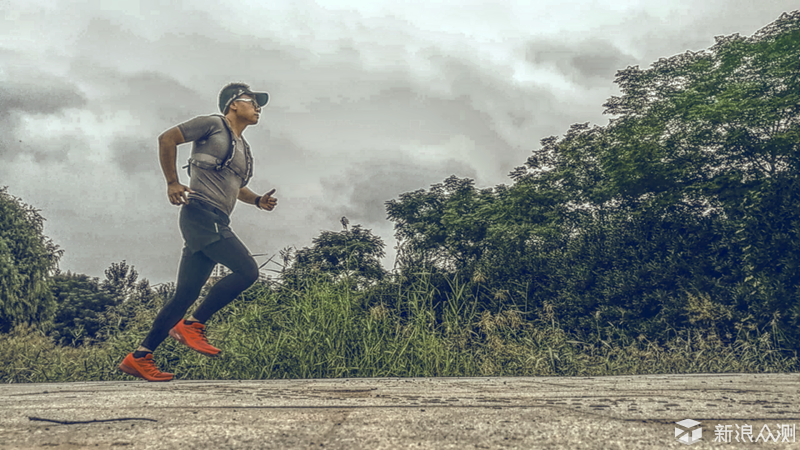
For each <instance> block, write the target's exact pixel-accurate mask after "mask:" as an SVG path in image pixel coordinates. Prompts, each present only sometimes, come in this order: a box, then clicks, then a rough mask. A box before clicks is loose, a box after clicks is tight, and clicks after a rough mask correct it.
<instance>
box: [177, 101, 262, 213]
mask: <svg viewBox="0 0 800 450" xmlns="http://www.w3.org/2000/svg"><path fill="white" fill-rule="evenodd" d="M222 120H223V119H222V118H220V117H219V116H200V117H195V118H194V119H191V120H188V121H186V122H184V123H182V124H180V125H178V129H179V130H181V133H182V134H183V138H184V139H185V140H186V142H189V141H201V140H207V141H208V144H209V145H213V147H214V149H215V151H214V153H215V154H216V156H217V157H219V158H220V159H223V160H224V159H225V158H226V156H227V155H228V149H229V148H230V142H229V141H228V131H227V129H226V128H225V125H224V124H223V123H222ZM231 137H232V138H233V140H234V141H235V143H236V144H235V145H234V148H235V153H234V156H233V160H231V163H230V165H231V166H232V167H233V168H234V169H235V170H236V171H238V172H239V173H243V174H246V173H248V169H249V168H248V167H247V157H246V156H245V148H244V141H243V139H242V138H241V137H236V135H233V133H231ZM191 174H192V176H191V180H190V181H189V188H190V189H191V190H193V191H195V192H196V193H195V194H189V199H192V198H197V199H199V200H201V201H204V202H206V203H209V204H211V205H212V206H214V207H216V208H219V209H221V210H222V211H224V212H225V213H226V214H228V215H229V216H230V214H231V213H232V212H233V208H234V206H236V199H237V197H238V196H239V189H241V188H242V183H243V182H244V180H243V179H242V177H240V176H239V175H237V174H236V172H234V170H231V169H230V168H224V169H222V170H214V169H202V168H200V167H197V166H192V167H191Z"/></svg>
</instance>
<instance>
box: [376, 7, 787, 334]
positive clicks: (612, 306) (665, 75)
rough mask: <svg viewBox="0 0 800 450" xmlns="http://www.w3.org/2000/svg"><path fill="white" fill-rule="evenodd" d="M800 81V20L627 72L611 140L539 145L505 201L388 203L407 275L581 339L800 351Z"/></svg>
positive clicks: (585, 130)
mask: <svg viewBox="0 0 800 450" xmlns="http://www.w3.org/2000/svg"><path fill="white" fill-rule="evenodd" d="M799 74H800V12H794V13H792V14H785V15H783V16H782V17H781V18H780V19H778V20H777V21H776V22H774V23H772V24H770V25H769V26H767V27H765V28H764V29H762V30H760V31H758V32H757V33H756V34H755V35H754V36H752V37H741V36H739V35H733V36H729V37H723V38H718V39H717V42H716V44H715V45H714V46H713V47H712V48H710V49H709V50H707V51H702V52H687V53H685V54H681V55H676V56H673V57H671V58H663V59H660V60H659V61H658V62H656V63H654V64H653V65H652V67H650V68H649V69H646V70H642V69H639V68H638V67H628V68H626V69H624V70H621V71H619V72H618V74H617V78H616V83H617V84H618V85H619V86H620V89H621V92H622V95H621V96H619V97H612V98H611V99H610V100H609V101H608V102H607V103H606V105H605V106H606V108H607V109H606V113H607V114H610V115H612V116H613V117H612V118H611V120H610V121H609V124H608V125H607V126H604V127H600V126H592V127H590V126H589V125H588V124H576V125H574V126H572V127H571V129H570V130H569V131H568V132H567V133H566V134H565V135H564V136H563V137H561V138H557V137H549V138H546V139H543V140H542V147H541V148H540V149H538V150H536V151H534V152H533V155H532V156H531V157H530V158H528V160H527V162H526V164H525V166H523V167H519V168H517V169H516V170H514V171H513V172H512V173H511V177H512V179H513V180H514V184H513V185H512V186H510V187H507V186H497V187H494V188H492V189H483V190H478V189H476V188H474V187H473V183H472V181H471V180H468V179H458V178H457V177H450V178H448V179H447V180H445V181H444V183H442V184H437V185H434V186H433V187H432V188H431V189H430V190H419V191H415V192H410V193H406V194H403V195H401V196H400V198H399V199H397V200H392V201H390V202H387V211H388V214H389V218H390V219H391V220H392V221H394V222H395V229H396V236H397V238H398V239H399V240H400V242H401V249H402V252H401V256H400V261H401V274H409V273H412V272H414V271H416V270H418V268H419V267H430V268H431V270H434V271H442V272H445V273H449V274H461V275H462V276H463V277H464V278H465V279H466V280H468V281H469V286H468V287H467V289H471V290H474V291H475V292H479V293H480V295H481V302H480V303H481V307H482V308H485V309H488V310H500V309H504V308H519V307H520V305H522V308H523V311H525V312H531V311H533V312H535V313H538V314H539V315H540V316H541V315H545V314H546V311H553V315H554V318H555V319H556V320H559V321H560V323H562V325H564V326H566V327H567V328H568V329H570V330H575V331H580V332H586V331H588V330H591V329H595V328H609V329H613V330H616V331H620V330H621V331H622V332H625V333H628V334H630V335H632V336H636V335H639V334H642V335H645V336H648V337H650V338H661V339H666V338H667V337H668V336H669V335H670V333H672V334H673V335H674V333H675V330H677V329H682V328H685V327H697V326H702V327H708V328H711V329H714V330H715V332H717V333H719V335H720V337H721V338H722V339H728V340H729V339H732V338H733V337H734V336H735V335H736V334H737V333H739V332H741V331H742V330H752V329H758V330H765V331H770V332H772V333H773V334H774V336H775V337H776V338H778V339H779V340H780V341H781V342H782V343H783V344H785V345H791V346H792V347H795V348H796V347H797V346H798V344H800V331H798V330H800V327H798V322H799V321H800V291H799V290H798V289H800V272H798V270H797V268H798V266H800V251H799V250H800V248H799V247H798V246H799V245H800V239H798V235H797V234H798V230H800V228H799V227H798V225H799V224H800V207H799V206H798V205H800V203H798V200H800V183H798V169H799V168H800V164H799V163H800V157H798V142H800V115H798V107H799V106H798V105H800V83H799V82H798V75H799ZM439 286H440V288H441V289H442V290H443V291H444V292H446V291H447V286H446V285H444V284H441V283H440V284H439ZM529 317H531V316H529Z"/></svg>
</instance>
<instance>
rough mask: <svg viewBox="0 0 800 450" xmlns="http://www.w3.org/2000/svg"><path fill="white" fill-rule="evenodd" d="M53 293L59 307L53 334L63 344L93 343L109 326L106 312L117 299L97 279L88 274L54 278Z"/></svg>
mask: <svg viewBox="0 0 800 450" xmlns="http://www.w3.org/2000/svg"><path fill="white" fill-rule="evenodd" d="M52 292H53V296H54V297H55V298H56V302H57V303H58V308H57V309H56V313H55V317H54V318H53V327H52V330H51V331H50V336H52V337H53V339H54V340H55V341H56V342H58V343H60V344H62V345H80V344H85V343H91V342H92V340H93V339H94V338H95V336H96V335H97V333H98V332H99V331H100V330H101V329H102V328H103V326H104V325H105V322H106V321H105V316H104V314H103V313H104V312H105V311H106V309H108V308H109V307H113V306H114V305H116V299H115V298H114V297H113V296H111V295H110V294H109V293H108V292H105V291H104V290H103V289H101V287H100V283H99V281H98V279H97V278H91V277H89V276H88V275H84V274H73V273H71V272H67V273H66V274H58V275H56V276H54V277H53V286H52Z"/></svg>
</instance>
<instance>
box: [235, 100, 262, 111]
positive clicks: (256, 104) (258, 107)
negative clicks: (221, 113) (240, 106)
mask: <svg viewBox="0 0 800 450" xmlns="http://www.w3.org/2000/svg"><path fill="white" fill-rule="evenodd" d="M234 101H235V102H250V103H252V104H253V108H255V109H261V107H260V106H258V103H256V101H255V100H253V99H252V98H237V99H236V100H234Z"/></svg>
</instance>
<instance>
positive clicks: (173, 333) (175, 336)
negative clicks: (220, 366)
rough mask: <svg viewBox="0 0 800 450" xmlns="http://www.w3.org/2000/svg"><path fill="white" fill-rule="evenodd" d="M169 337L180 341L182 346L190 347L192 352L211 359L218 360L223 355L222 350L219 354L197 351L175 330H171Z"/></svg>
mask: <svg viewBox="0 0 800 450" xmlns="http://www.w3.org/2000/svg"><path fill="white" fill-rule="evenodd" d="M169 335H170V337H171V338H172V339H175V340H176V341H178V342H180V343H181V344H183V345H185V346H187V347H189V348H190V349H192V350H194V351H196V352H197V353H200V354H201V355H205V356H208V357H209V358H218V357H219V356H220V355H221V354H222V351H221V350H220V351H219V352H217V353H206V352H204V351H202V350H198V349H196V348H194V347H192V346H191V345H189V344H188V343H187V342H186V339H184V338H183V336H181V335H180V334H178V332H177V331H175V330H174V329H172V330H169Z"/></svg>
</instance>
